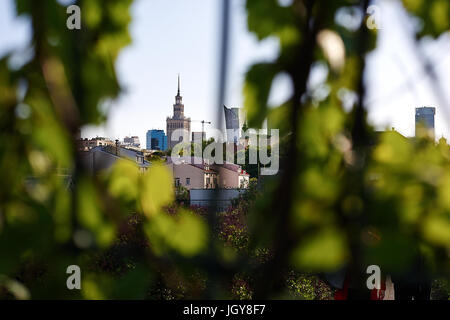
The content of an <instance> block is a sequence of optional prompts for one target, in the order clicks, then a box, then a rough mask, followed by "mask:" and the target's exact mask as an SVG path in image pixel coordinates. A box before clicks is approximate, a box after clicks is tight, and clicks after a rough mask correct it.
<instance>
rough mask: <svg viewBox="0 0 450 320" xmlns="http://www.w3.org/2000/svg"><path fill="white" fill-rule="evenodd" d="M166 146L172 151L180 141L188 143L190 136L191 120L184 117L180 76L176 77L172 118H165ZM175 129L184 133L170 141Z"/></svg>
mask: <svg viewBox="0 0 450 320" xmlns="http://www.w3.org/2000/svg"><path fill="white" fill-rule="evenodd" d="M166 121H167V130H166V131H167V144H168V148H170V149H172V148H173V147H174V146H175V145H176V144H177V143H178V142H180V141H181V140H182V139H183V140H184V141H190V140H189V138H190V135H191V118H187V117H185V116H184V104H183V97H182V96H181V94H180V76H179V75H178V91H177V95H176V96H175V104H174V105H173V117H167V120H166ZM177 129H184V133H183V134H182V135H181V136H179V137H177V139H175V137H173V139H174V140H175V141H172V134H173V132H174V131H175V130H177Z"/></svg>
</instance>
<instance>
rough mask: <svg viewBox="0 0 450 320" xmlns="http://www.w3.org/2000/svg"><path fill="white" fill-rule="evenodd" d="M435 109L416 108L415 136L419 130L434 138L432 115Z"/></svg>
mask: <svg viewBox="0 0 450 320" xmlns="http://www.w3.org/2000/svg"><path fill="white" fill-rule="evenodd" d="M435 114H436V108H432V107H421V108H416V136H417V135H418V133H419V131H420V130H421V128H423V129H425V130H427V131H428V134H429V135H430V136H432V137H434V115H435Z"/></svg>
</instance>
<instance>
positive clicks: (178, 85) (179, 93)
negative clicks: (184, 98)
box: [178, 73, 180, 95]
mask: <svg viewBox="0 0 450 320" xmlns="http://www.w3.org/2000/svg"><path fill="white" fill-rule="evenodd" d="M178 95H180V74H179V73H178Z"/></svg>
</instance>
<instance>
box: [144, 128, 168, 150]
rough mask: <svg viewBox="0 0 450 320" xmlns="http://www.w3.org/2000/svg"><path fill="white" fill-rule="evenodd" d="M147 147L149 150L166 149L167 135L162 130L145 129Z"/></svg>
mask: <svg viewBox="0 0 450 320" xmlns="http://www.w3.org/2000/svg"><path fill="white" fill-rule="evenodd" d="M147 149H149V150H161V151H166V150H167V136H166V134H165V133H164V130H155V129H153V130H148V131H147Z"/></svg>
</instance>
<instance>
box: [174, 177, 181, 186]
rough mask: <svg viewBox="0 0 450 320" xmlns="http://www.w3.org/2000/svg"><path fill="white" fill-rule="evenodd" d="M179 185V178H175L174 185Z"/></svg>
mask: <svg viewBox="0 0 450 320" xmlns="http://www.w3.org/2000/svg"><path fill="white" fill-rule="evenodd" d="M179 186H180V178H175V187H179Z"/></svg>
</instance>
